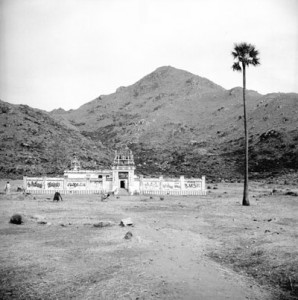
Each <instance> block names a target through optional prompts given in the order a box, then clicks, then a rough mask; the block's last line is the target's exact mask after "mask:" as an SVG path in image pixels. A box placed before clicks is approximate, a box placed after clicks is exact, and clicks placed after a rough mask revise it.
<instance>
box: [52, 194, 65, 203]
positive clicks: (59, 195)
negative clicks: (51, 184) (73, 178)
mask: <svg viewBox="0 0 298 300" xmlns="http://www.w3.org/2000/svg"><path fill="white" fill-rule="evenodd" d="M59 200H61V201H63V200H62V197H61V194H60V193H59V192H56V193H55V195H54V198H53V201H57V202H58V201H59Z"/></svg>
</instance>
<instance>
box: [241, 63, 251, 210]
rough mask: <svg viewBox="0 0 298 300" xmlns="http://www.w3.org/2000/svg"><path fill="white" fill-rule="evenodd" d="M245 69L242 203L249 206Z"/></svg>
mask: <svg viewBox="0 0 298 300" xmlns="http://www.w3.org/2000/svg"><path fill="white" fill-rule="evenodd" d="M242 67H243V68H242V70H243V110H244V116H243V119H244V138H245V160H244V166H245V173H244V189H243V200H242V205H245V206H249V205H250V203H249V199H248V132H247V120H246V102H245V91H246V76H245V75H246V74H245V64H243V65H242Z"/></svg>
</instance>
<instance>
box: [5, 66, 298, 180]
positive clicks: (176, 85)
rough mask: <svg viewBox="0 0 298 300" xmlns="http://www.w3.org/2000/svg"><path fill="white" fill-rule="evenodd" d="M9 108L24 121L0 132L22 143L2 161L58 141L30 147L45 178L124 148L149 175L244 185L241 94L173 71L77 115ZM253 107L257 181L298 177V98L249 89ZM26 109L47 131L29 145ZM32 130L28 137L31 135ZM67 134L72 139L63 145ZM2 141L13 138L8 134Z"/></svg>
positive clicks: (86, 106) (154, 75)
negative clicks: (74, 161) (71, 163)
mask: <svg viewBox="0 0 298 300" xmlns="http://www.w3.org/2000/svg"><path fill="white" fill-rule="evenodd" d="M248 76H249V74H248ZM5 105H6V106H9V107H11V109H14V111H17V113H18V114H20V115H22V119H20V121H18V122H16V121H14V122H13V121H12V120H17V119H16V117H14V116H13V114H11V113H7V112H6V113H2V116H3V115H4V116H5V118H6V119H5V121H1V128H3V126H4V125H5V124H10V129H11V132H15V136H13V133H11V134H10V135H11V136H12V138H11V140H9V139H7V137H6V140H5V141H4V144H5V147H6V148H4V150H2V152H1V157H3V155H7V154H9V149H10V148H11V146H12V145H13V144H14V143H15V144H16V145H18V147H19V148H15V150H17V151H16V153H17V154H18V155H20V153H23V152H24V150H25V148H24V146H19V145H21V143H26V144H28V143H29V142H30V141H31V140H35V139H38V140H40V141H43V143H45V142H46V141H47V142H48V139H52V138H53V137H54V136H56V137H57V138H56V146H57V147H56V148H55V147H53V146H52V147H50V146H47V147H45V148H39V150H38V151H37V150H36V149H35V148H34V147H31V148H28V155H29V154H30V153H31V155H32V153H34V156H33V157H34V158H35V159H37V160H36V161H33V162H31V165H30V170H32V168H33V166H34V168H40V166H43V167H42V168H43V172H46V173H53V172H54V171H55V166H54V165H53V163H52V162H53V161H55V159H58V160H59V159H60V158H61V157H63V159H62V158H61V163H60V168H59V171H60V170H61V169H62V167H64V166H65V163H64V165H63V164H62V161H64V162H65V159H66V158H68V157H69V155H71V153H73V152H77V153H79V157H80V159H81V160H82V161H83V162H84V163H85V165H86V166H89V165H90V164H92V161H95V162H97V163H101V164H108V161H109V159H112V155H111V153H112V150H113V149H114V148H115V147H117V146H119V145H121V144H123V143H124V144H128V145H129V147H130V148H131V149H132V150H133V152H134V155H135V161H136V165H137V172H138V173H142V174H144V175H146V174H148V175H149V174H150V175H154V174H155V175H160V174H164V175H170V176H177V175H180V174H184V175H186V176H189V177H190V176H201V175H203V174H205V175H206V176H208V178H214V179H217V180H218V179H220V178H226V179H229V180H239V179H240V178H242V169H243V167H242V166H243V159H244V152H243V142H244V139H243V118H242V115H243V105H242V88H240V87H237V88H234V89H231V90H226V89H224V88H222V87H220V86H219V85H217V84H215V83H213V82H211V81H210V80H208V79H206V78H202V77H200V76H196V75H194V74H191V73H189V72H186V71H183V70H178V69H175V68H173V67H161V68H158V69H157V70H155V71H154V72H152V73H151V74H149V75H147V76H145V77H144V78H142V79H141V80H139V81H138V82H136V83H135V84H133V85H131V86H128V87H120V88H118V89H117V90H116V92H115V93H113V94H110V95H101V96H99V97H98V98H96V99H94V100H93V101H90V102H88V103H86V104H84V105H83V106H81V107H80V108H79V109H77V110H70V111H64V110H63V109H56V110H54V111H52V112H50V113H49V114H47V113H45V112H41V111H37V110H33V109H30V108H28V107H25V106H19V107H16V106H12V105H8V104H5ZM247 106H248V121H249V134H250V158H251V159H250V171H251V176H252V177H254V178H265V177H266V178H268V177H274V176H275V177H276V176H281V175H283V174H289V173H295V172H297V169H298V161H297V157H298V155H297V154H298V153H297V152H298V150H297V148H298V147H297V140H298V130H297V124H298V123H297V121H298V120H297V118H298V117H297V116H298V95H297V94H268V95H261V94H259V93H257V92H255V91H251V90H248V91H247ZM25 109H26V110H27V111H29V112H30V113H31V114H32V115H34V118H33V117H31V119H30V118H29V119H30V126H33V127H34V126H37V124H35V123H34V122H35V121H36V122H39V123H40V124H39V127H38V128H39V129H38V130H39V131H38V132H37V133H35V134H34V135H32V134H27V135H26V139H24V138H23V139H22V138H21V137H20V136H19V129H21V128H27V127H28V126H27V125H21V124H26V122H29V120H28V117H27V116H26V115H27V114H28V113H25V112H24V110H25ZM4 110H5V109H4ZM22 110H23V111H22ZM39 118H41V120H39ZM1 119H2V118H1ZM34 120H35V121H34ZM24 122H25V123H24ZM15 123H17V124H19V125H16V124H15ZM49 129H50V130H51V133H50V132H48V130H49ZM27 131H28V130H24V129H23V130H22V132H23V133H24V134H25V132H27ZM55 132H60V134H58V133H57V134H55ZM66 132H67V133H68V134H67V136H68V137H69V140H63V138H60V136H61V137H63V136H65V133H66ZM1 134H6V135H7V127H6V128H4V130H3V133H1ZM45 135H46V137H45ZM42 137H43V138H42ZM58 137H59V138H58ZM70 139H71V140H70ZM61 140H63V141H61ZM26 141H27V142H26ZM60 141H61V143H60ZM29 144H30V143H29ZM33 144H34V143H33ZM30 145H31V144H30ZM82 147H84V149H85V150H84V151H83V150H82ZM54 148H55V149H59V151H60V152H59V153H60V154H59V153H57V151H58V150H55V151H56V153H55V152H53V149H54ZM5 149H6V150H5ZM46 149H52V150H51V151H50V153H51V155H50V157H51V160H50V161H51V162H49V163H48V164H47V163H46V162H45V161H43V160H42V159H41V157H49V155H48V154H47V152H45V151H46ZM15 150H14V151H15ZM80 150H81V152H79V151H80ZM7 151H8V152H7ZM62 153H65V154H63V155H64V156H63V155H62ZM56 154H59V155H56ZM1 159H2V158H1ZM14 159H15V157H14V156H13V157H11V162H12V165H13V167H14V168H15V167H16V166H19V163H20V159H18V160H16V161H15V163H13V161H14ZM29 161H30V160H29ZM3 162H5V158H4V160H3ZM26 166H27V167H28V164H26ZM27 167H26V168H27ZM48 167H49V169H48ZM34 168H33V171H34V172H36V171H35V169H34ZM1 170H4V169H3V168H2V169H1ZM18 170H19V171H18V174H22V172H24V171H26V170H27V169H20V168H19V169H18ZM7 171H9V170H7V169H5V170H4V173H6V172H7ZM4 173H3V174H4Z"/></svg>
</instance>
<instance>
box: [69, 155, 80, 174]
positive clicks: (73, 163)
mask: <svg viewBox="0 0 298 300" xmlns="http://www.w3.org/2000/svg"><path fill="white" fill-rule="evenodd" d="M71 170H72V171H80V170H81V164H80V162H79V160H78V158H77V156H76V155H74V157H73V159H72V160H71Z"/></svg>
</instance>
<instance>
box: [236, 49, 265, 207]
mask: <svg viewBox="0 0 298 300" xmlns="http://www.w3.org/2000/svg"><path fill="white" fill-rule="evenodd" d="M258 55H259V51H258V50H256V49H255V46H253V45H251V44H247V43H240V44H235V45H234V51H232V56H233V58H234V60H235V62H234V64H233V66H232V69H233V71H239V72H241V71H242V73H243V110H244V113H243V119H244V137H245V162H244V165H245V173H244V190H243V201H242V205H246V206H249V205H250V204H249V199H248V130H247V119H246V102H245V91H246V67H249V65H253V66H257V65H259V64H260V61H259V58H258Z"/></svg>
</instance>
